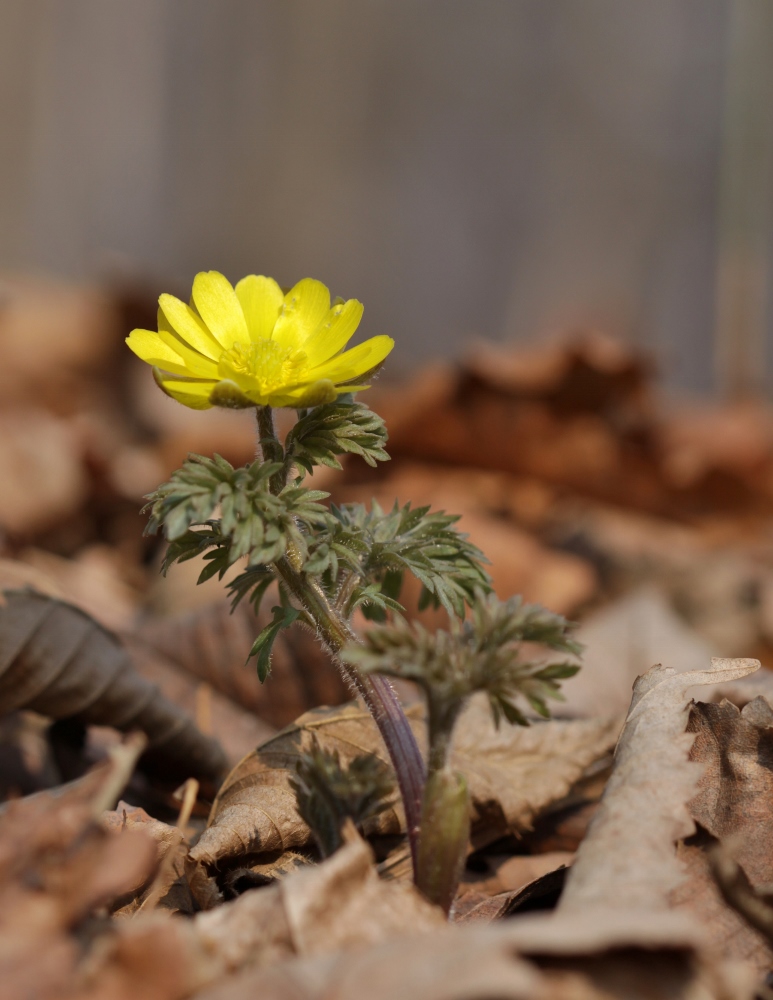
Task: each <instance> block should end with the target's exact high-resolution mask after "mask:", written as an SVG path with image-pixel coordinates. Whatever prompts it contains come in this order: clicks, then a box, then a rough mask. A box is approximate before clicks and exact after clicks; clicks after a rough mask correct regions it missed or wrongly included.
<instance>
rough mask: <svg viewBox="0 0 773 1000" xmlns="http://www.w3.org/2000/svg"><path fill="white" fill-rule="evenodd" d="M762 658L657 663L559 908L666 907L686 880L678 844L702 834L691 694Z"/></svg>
mask: <svg viewBox="0 0 773 1000" xmlns="http://www.w3.org/2000/svg"><path fill="white" fill-rule="evenodd" d="M758 668H759V661H757V660H722V659H717V658H715V659H713V660H712V661H711V669H710V670H703V671H688V672H686V673H677V672H676V671H675V670H672V669H670V668H667V667H661V666H657V667H653V668H652V669H651V670H649V671H648V672H647V673H646V674H644V675H643V676H642V677H640V678H639V679H638V680H637V682H636V684H635V685H634V692H633V699H632V701H631V708H630V711H629V713H628V717H627V719H626V723H625V726H624V728H623V732H622V734H621V736H620V740H619V742H618V744H617V749H616V751H615V765H614V768H613V770H612V774H611V775H610V777H609V780H608V782H607V787H606V789H605V791H604V794H603V796H602V799H601V803H600V806H599V809H598V812H597V813H596V816H595V817H594V820H593V822H592V824H591V826H590V829H589V831H588V835H587V836H586V838H585V840H584V841H583V842H582V844H581V845H580V847H579V849H578V852H577V858H576V860H575V863H574V865H573V866H572V869H571V872H570V874H569V877H568V879H567V884H566V889H565V890H564V893H563V895H562V897H561V901H560V903H559V911H562V912H564V913H567V914H571V913H580V912H583V913H586V914H587V913H588V912H589V911H591V910H593V909H594V908H602V909H606V910H617V911H623V912H628V913H633V914H636V913H640V912H645V913H647V912H650V913H651V912H658V911H663V910H666V909H667V907H668V895H669V893H670V892H672V891H673V890H674V889H675V888H676V887H677V886H679V885H680V884H681V883H682V882H683V880H684V877H685V875H684V872H683V870H682V868H681V866H680V864H679V862H678V860H677V857H676V851H675V844H676V843H677V841H679V840H682V839H683V838H685V837H689V836H690V835H691V834H692V833H694V831H695V824H694V822H693V819H692V816H691V815H690V812H689V808H688V803H689V801H690V800H691V799H692V798H693V796H694V795H695V793H696V791H697V789H698V782H699V779H700V775H701V768H700V766H699V765H698V764H697V763H696V762H694V761H691V760H690V759H689V752H690V748H691V746H692V744H693V742H694V739H695V737H694V735H693V734H692V733H689V732H687V731H686V730H687V713H688V710H689V704H688V701H687V691H688V690H689V689H690V688H691V687H693V686H695V685H699V684H716V683H722V682H726V681H729V680H734V679H737V678H739V677H744V676H745V675H746V674H750V673H752V672H753V671H755V670H757V669H758Z"/></svg>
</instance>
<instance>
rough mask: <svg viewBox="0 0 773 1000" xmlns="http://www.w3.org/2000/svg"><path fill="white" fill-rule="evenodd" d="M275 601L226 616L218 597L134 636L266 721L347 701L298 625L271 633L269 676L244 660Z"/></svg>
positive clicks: (283, 720)
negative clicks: (260, 675) (273, 636)
mask: <svg viewBox="0 0 773 1000" xmlns="http://www.w3.org/2000/svg"><path fill="white" fill-rule="evenodd" d="M276 603H277V601H276V600H274V601H272V600H271V595H270V594H269V595H268V596H267V597H266V599H265V600H264V601H263V605H262V607H261V610H260V612H259V613H258V614H257V615H256V614H255V612H254V610H253V609H252V607H251V606H250V605H249V604H248V603H247V602H242V603H241V604H239V605H237V607H236V609H235V610H234V612H233V614H231V608H230V602H229V601H220V602H217V603H215V604H212V605H209V606H208V607H205V608H201V609H199V610H197V611H195V612H186V613H184V614H180V615H174V616H172V617H169V618H160V619H157V620H155V621H152V622H147V623H145V624H144V625H143V626H142V628H141V629H140V630H138V637H139V638H140V639H141V641H142V642H143V643H145V644H147V645H148V646H150V647H152V648H153V649H155V650H158V651H159V652H161V653H163V654H164V655H165V656H166V657H168V658H169V659H170V660H171V661H172V662H174V663H176V664H178V665H179V666H181V667H184V668H185V669H186V670H188V671H189V672H190V673H192V674H194V675H195V676H196V677H198V678H200V679H201V680H203V681H206V682H207V683H208V684H210V685H211V686H212V687H213V688H214V689H215V690H216V691H219V692H220V693H221V694H224V695H226V696H227V697H228V698H230V699H231V700H232V701H235V702H236V703H237V704H239V705H243V706H244V707H245V708H247V709H249V710H250V711H251V712H254V713H255V715H257V716H259V717H260V718H261V719H264V720H265V721H266V722H268V723H269V724H270V725H272V726H277V727H280V726H286V725H288V723H290V722H292V721H293V719H297V718H298V716H299V715H301V714H302V713H303V712H306V711H308V710H309V709H310V708H316V707H317V705H339V704H341V702H344V701H347V700H348V699H349V697H350V693H349V690H348V688H347V687H346V684H345V683H344V681H343V679H342V677H341V675H340V672H339V671H338V669H337V668H336V667H335V666H334V664H333V662H332V661H331V659H330V657H329V655H328V654H327V653H326V652H325V651H324V650H323V649H322V647H321V646H320V644H319V642H318V641H317V640H316V638H315V637H314V636H313V635H312V634H311V633H310V632H307V631H305V630H303V629H301V628H294V629H290V630H289V631H285V632H282V633H281V634H280V635H279V636H278V637H277V639H276V640H275V642H274V646H273V652H272V657H271V680H270V682H269V683H267V684H261V682H260V680H259V679H258V674H257V671H256V670H255V663H254V660H250V661H249V662H247V656H248V653H249V651H250V648H251V646H252V644H253V642H254V641H255V637H256V636H257V635H258V633H259V632H260V631H261V629H263V628H264V626H266V625H267V624H268V623H269V622H270V621H271V617H272V616H271V612H270V611H269V608H270V607H271V606H272V604H276Z"/></svg>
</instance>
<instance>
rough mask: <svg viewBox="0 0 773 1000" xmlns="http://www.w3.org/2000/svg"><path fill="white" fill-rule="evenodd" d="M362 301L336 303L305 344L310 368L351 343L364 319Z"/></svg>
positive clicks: (352, 300) (350, 300) (353, 300)
mask: <svg viewBox="0 0 773 1000" xmlns="http://www.w3.org/2000/svg"><path fill="white" fill-rule="evenodd" d="M362 310H363V307H362V303H361V302H358V301H357V299H349V301H348V302H344V303H343V304H336V305H334V306H333V308H332V309H331V310H330V312H329V313H328V314H327V316H326V317H325V318H324V320H323V321H322V322H321V323H320V324H319V326H318V327H317V329H316V330H315V331H314V333H312V335H311V336H310V337H309V339H308V340H307V341H306V343H305V344H304V346H303V349H304V351H305V352H306V357H307V358H308V363H309V367H310V368H314V367H315V366H316V365H321V364H322V362H323V361H327V360H328V359H329V358H332V357H334V355H336V354H338V352H339V351H341V350H343V348H344V347H346V345H347V344H348V343H349V341H350V340H351V338H352V336H353V335H354V331H355V330H356V329H357V327H358V326H359V325H360V320H361V319H362Z"/></svg>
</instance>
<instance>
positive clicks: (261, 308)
mask: <svg viewBox="0 0 773 1000" xmlns="http://www.w3.org/2000/svg"><path fill="white" fill-rule="evenodd" d="M236 295H237V297H238V299H239V302H241V305H242V311H243V312H244V318H245V319H246V321H247V329H248V330H249V332H250V337H251V339H252V340H259V339H262V340H268V339H269V338H270V337H271V334H272V332H273V330H274V324H275V323H276V321H277V319H278V318H279V312H280V310H281V308H282V304H283V302H284V295H283V294H282V289H281V288H280V287H279V285H278V284H277V283H276V282H275V281H274V279H273V278H265V277H264V276H263V275H262V274H248V275H247V277H246V278H242V280H241V281H240V282H239V283H238V284H237V286H236Z"/></svg>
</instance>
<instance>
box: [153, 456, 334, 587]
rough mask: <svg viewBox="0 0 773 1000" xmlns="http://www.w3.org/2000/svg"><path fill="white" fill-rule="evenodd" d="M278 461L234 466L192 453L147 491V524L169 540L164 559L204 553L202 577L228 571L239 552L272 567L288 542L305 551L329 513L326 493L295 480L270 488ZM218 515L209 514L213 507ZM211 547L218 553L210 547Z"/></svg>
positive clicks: (167, 561)
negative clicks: (166, 479) (275, 489)
mask: <svg viewBox="0 0 773 1000" xmlns="http://www.w3.org/2000/svg"><path fill="white" fill-rule="evenodd" d="M281 469H282V465H281V463H277V462H253V463H252V464H251V465H246V466H243V467H241V468H238V469H235V468H234V467H233V466H232V465H231V464H230V463H229V462H227V461H226V460H225V459H224V458H221V457H220V456H218V455H216V456H215V457H214V458H212V459H208V458H202V457H201V456H200V455H192V456H190V458H189V459H188V460H187V461H186V462H185V463H184V465H183V467H182V468H181V469H178V470H177V471H176V472H175V473H173V475H172V477H171V479H170V480H169V482H167V483H164V484H163V485H162V486H160V487H159V488H158V489H157V490H156V491H155V493H152V494H151V495H150V496H149V500H150V503H149V505H148V506H149V507H150V511H151V515H150V522H149V526H148V530H149V531H158V530H163V531H164V534H165V535H166V537H167V538H168V539H169V541H170V546H169V551H168V552H167V556H166V559H165V562H164V570H165V571H166V570H167V569H168V568H169V566H170V565H171V564H172V563H173V562H183V561H185V560H186V559H192V558H194V557H195V556H199V555H201V554H202V553H204V552H207V556H206V559H207V563H208V564H207V566H206V567H205V568H204V570H203V571H202V574H201V578H200V580H201V581H203V580H206V579H209V577H211V576H214V575H215V574H219V576H220V577H221V579H222V577H223V575H224V574H225V572H226V571H227V570H228V568H229V567H230V566H232V565H233V564H234V563H235V562H237V561H238V560H239V559H242V558H246V559H247V562H248V564H249V566H250V567H254V566H266V567H267V566H269V565H270V564H271V563H274V562H276V561H277V560H278V559H280V558H281V557H282V556H283V555H284V554H285V552H286V551H287V550H288V548H289V547H290V546H293V547H294V548H295V550H296V551H297V552H298V553H299V555H300V556H301V558H306V557H307V556H308V537H309V532H310V530H312V529H314V528H323V529H325V528H326V527H327V525H328V522H330V521H331V516H330V513H329V511H328V509H327V507H325V506H324V505H323V504H321V503H319V501H320V500H323V499H325V498H326V497H327V496H328V494H327V493H324V492H322V491H320V490H307V489H304V488H303V487H300V486H298V485H295V484H292V485H288V486H285V487H284V488H283V489H282V490H281V491H280V492H279V493H278V495H275V494H274V493H272V491H271V488H270V485H271V481H272V476H274V475H275V474H276V473H277V471H279V470H281ZM218 506H219V507H220V515H221V516H220V518H219V520H218V519H215V518H212V517H211V515H212V514H213V513H214V511H215V509H216V507H218ZM211 549H215V550H217V551H216V552H210V551H208V550H211Z"/></svg>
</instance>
